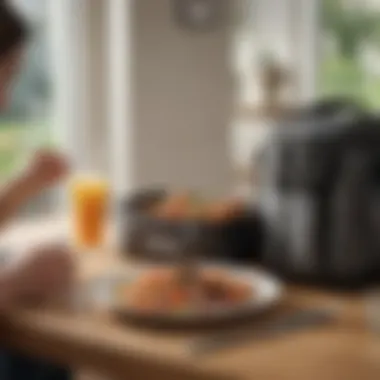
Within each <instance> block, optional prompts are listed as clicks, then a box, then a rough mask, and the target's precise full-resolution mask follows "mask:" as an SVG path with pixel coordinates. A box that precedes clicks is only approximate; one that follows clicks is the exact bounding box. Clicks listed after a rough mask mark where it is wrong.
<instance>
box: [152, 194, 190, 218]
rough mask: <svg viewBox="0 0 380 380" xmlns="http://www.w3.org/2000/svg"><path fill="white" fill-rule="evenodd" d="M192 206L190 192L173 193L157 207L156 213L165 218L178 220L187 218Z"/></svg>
mask: <svg viewBox="0 0 380 380" xmlns="http://www.w3.org/2000/svg"><path fill="white" fill-rule="evenodd" d="M189 207H190V196H189V194H188V193H183V194H177V195H172V196H169V197H168V198H166V199H165V200H164V201H163V202H162V203H160V204H159V205H157V206H156V207H155V211H154V214H155V215H156V216H158V217H160V218H163V219H169V220H178V219H184V218H186V216H187V214H188V210H189Z"/></svg>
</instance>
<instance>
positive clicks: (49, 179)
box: [0, 151, 68, 229]
mask: <svg viewBox="0 0 380 380" xmlns="http://www.w3.org/2000/svg"><path fill="white" fill-rule="evenodd" d="M67 169H68V168H67V164H66V161H65V160H64V158H63V157H62V156H60V155H59V154H58V153H55V152H51V151H39V152H37V154H36V155H35V157H34V158H33V160H32V162H31V164H30V166H29V167H28V168H27V169H26V170H25V171H24V172H23V173H22V174H21V175H20V176H19V177H18V178H16V179H15V180H13V181H11V182H9V183H8V184H7V185H5V186H4V188H3V189H2V191H0V229H1V228H2V227H3V226H4V225H5V224H6V223H7V222H8V221H9V220H10V219H11V218H12V217H13V216H14V215H15V214H16V213H17V212H18V211H19V209H20V208H21V207H22V206H23V205H24V204H26V203H27V202H28V201H30V199H31V198H33V197H34V196H36V195H38V194H39V193H40V192H41V191H43V190H44V189H46V188H49V187H50V186H51V185H54V184H55V183H57V182H58V181H59V180H61V179H62V178H63V177H64V176H65V175H66V174H67Z"/></svg>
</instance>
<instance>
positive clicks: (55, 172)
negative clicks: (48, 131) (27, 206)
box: [25, 150, 69, 191]
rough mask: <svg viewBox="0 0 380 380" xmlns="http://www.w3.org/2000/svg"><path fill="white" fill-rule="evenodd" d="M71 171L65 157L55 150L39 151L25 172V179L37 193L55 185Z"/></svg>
mask: <svg viewBox="0 0 380 380" xmlns="http://www.w3.org/2000/svg"><path fill="white" fill-rule="evenodd" d="M68 171H69V165H68V163H67V160H66V159H65V157H64V156H63V155H62V154H60V153H58V152H55V151H53V150H39V151H37V152H36V153H35V155H34V157H33V159H32V162H31V163H30V165H29V167H28V168H27V170H26V172H25V178H26V179H27V180H28V181H29V182H30V184H31V186H34V188H35V189H36V190H37V191H41V190H43V189H44V188H47V187H50V186H52V185H55V184H56V183H58V182H59V181H60V180H62V179H64V178H65V177H66V175H67V174H68Z"/></svg>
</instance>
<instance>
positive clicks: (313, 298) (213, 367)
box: [0, 235, 380, 380]
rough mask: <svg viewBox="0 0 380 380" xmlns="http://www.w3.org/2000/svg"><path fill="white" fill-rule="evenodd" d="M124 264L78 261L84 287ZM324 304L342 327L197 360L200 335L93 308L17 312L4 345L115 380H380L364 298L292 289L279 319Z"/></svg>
mask: <svg viewBox="0 0 380 380" xmlns="http://www.w3.org/2000/svg"><path fill="white" fill-rule="evenodd" d="M24 236H25V235H24ZM120 265H124V266H128V265H131V264H130V263H127V262H125V261H124V262H121V261H120V259H119V258H117V257H116V256H115V255H114V254H112V253H111V252H103V253H102V254H98V255H94V256H92V257H90V256H88V257H81V258H79V259H78V266H79V269H80V270H79V272H80V274H81V279H82V280H84V281H85V280H86V279H88V278H90V277H92V276H94V275H97V274H98V273H101V272H103V271H105V270H107V269H109V268H113V267H115V266H118V267H120ZM319 305H321V306H326V305H327V306H329V305H331V306H335V307H337V308H338V309H339V310H340V312H339V315H340V317H339V321H338V322H337V323H336V324H335V325H330V326H326V327H322V328H319V329H315V330H313V331H311V330H310V331H305V332H300V333H296V334H291V335H289V336H287V337H283V338H281V339H274V340H268V341H262V342H251V343H248V344H245V345H242V346H240V347H236V348H231V349H228V350H225V351H223V352H218V353H213V354H208V355H204V356H202V357H198V358H197V359H195V358H194V357H192V356H191V355H189V352H188V346H189V343H190V342H191V341H192V339H194V335H195V334H194V333H189V332H187V333H176V334H174V333H168V332H166V333H165V332H157V331H156V332H154V331H148V330H143V329H137V328H133V327H128V326H126V325H121V324H119V323H118V322H116V320H114V319H113V318H112V317H111V316H109V315H107V314H106V313H100V312H98V311H90V310H86V309H84V310H68V309H61V310H59V309H53V308H49V309H46V310H18V311H15V312H13V313H12V314H9V315H8V316H6V317H5V318H3V319H2V320H1V322H0V331H1V334H2V335H1V336H0V338H1V339H2V341H1V344H2V345H3V346H7V347H12V348H17V349H20V350H23V351H25V352H26V353H30V354H33V355H41V356H44V357H47V358H50V359H53V360H56V361H57V362H59V363H62V364H67V365H70V366H71V367H72V368H90V369H93V370H96V371H99V372H100V373H103V374H105V375H108V376H110V377H111V378H114V379H124V378H128V379H165V380H171V379H173V380H179V379H181V380H187V379H189V380H191V379H194V380H198V379H199V380H202V379H221V380H222V379H265V380H271V379H274V380H275V379H276V380H277V379H281V380H286V379H300V380H301V379H302V380H303V379H308V380H314V379H315V380H320V379H323V380H330V379H331V380H351V379H352V380H357V379H365V380H378V379H380V337H379V336H374V335H372V334H371V333H370V332H369V331H367V329H366V324H365V313H364V307H363V299H361V297H359V296H350V295H339V294H327V293H323V292H318V291H313V290H310V289H299V288H298V289H289V290H288V292H287V295H286V297H285V300H284V302H283V305H281V306H280V307H279V309H278V310H277V311H276V312H275V314H279V313H281V312H282V311H283V310H284V309H289V308H293V307H297V308H298V307H304V306H313V307H316V306H319ZM266 318H269V316H266ZM197 334H200V333H197Z"/></svg>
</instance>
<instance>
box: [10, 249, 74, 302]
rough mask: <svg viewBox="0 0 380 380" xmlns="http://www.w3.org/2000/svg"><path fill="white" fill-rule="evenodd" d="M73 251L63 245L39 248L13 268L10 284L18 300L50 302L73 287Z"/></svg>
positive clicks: (16, 300)
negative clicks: (71, 252) (71, 253)
mask: <svg viewBox="0 0 380 380" xmlns="http://www.w3.org/2000/svg"><path fill="white" fill-rule="evenodd" d="M73 270H74V266H73V262H72V257H71V255H70V252H69V251H68V250H67V249H66V248H65V247H62V246H57V245H56V246H53V245H52V246H47V247H41V248H37V249H35V250H34V251H32V252H31V253H30V254H29V255H28V256H27V257H25V258H24V259H23V260H22V261H21V262H19V263H18V264H17V265H16V266H15V267H14V268H13V270H12V272H11V276H10V280H9V282H10V286H11V288H12V289H11V290H12V294H13V299H14V301H15V302H26V303H29V302H32V303H33V302H37V303H41V302H48V301H53V300H54V299H55V298H60V297H62V296H64V295H65V293H67V292H68V290H70V286H71V284H72V280H73Z"/></svg>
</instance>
